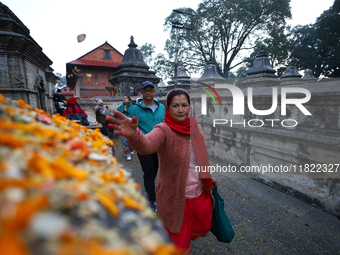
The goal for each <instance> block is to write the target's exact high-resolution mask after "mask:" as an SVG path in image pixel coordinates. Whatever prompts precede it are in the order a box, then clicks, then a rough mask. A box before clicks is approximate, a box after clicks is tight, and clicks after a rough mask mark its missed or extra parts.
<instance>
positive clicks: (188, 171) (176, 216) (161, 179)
mask: <svg viewBox="0 0 340 255" xmlns="http://www.w3.org/2000/svg"><path fill="white" fill-rule="evenodd" d="M165 109H166V114H165V119H164V122H163V123H161V124H158V125H156V126H155V128H154V129H153V130H152V131H151V132H150V133H148V134H147V135H145V134H144V133H143V132H141V129H140V128H138V126H139V119H138V117H132V119H131V118H127V117H126V116H124V115H123V114H121V113H118V112H117V113H116V111H115V114H116V115H117V117H118V118H119V119H113V118H111V117H108V118H107V120H108V121H110V122H112V123H114V124H115V125H113V124H109V126H110V127H111V128H113V129H116V130H119V131H117V134H119V135H123V136H125V137H126V138H127V141H128V143H129V144H130V146H131V147H132V148H133V149H134V150H136V151H137V152H138V153H141V154H151V153H154V152H156V151H157V152H158V155H159V165H160V167H159V173H158V181H157V186H156V195H157V210H158V216H159V218H160V219H161V220H162V222H163V224H164V227H165V229H166V230H167V231H168V233H169V235H170V237H171V239H172V240H173V242H174V243H175V244H176V245H177V246H179V247H181V248H183V249H186V252H187V253H191V247H190V241H191V240H195V239H196V238H198V237H199V236H201V237H204V236H205V235H206V234H207V233H208V232H209V231H210V229H211V219H212V209H213V206H214V200H213V198H212V196H211V188H212V187H213V185H214V186H217V184H216V180H215V179H214V178H212V176H211V173H210V171H209V170H208V171H196V166H200V167H203V168H205V169H209V168H208V166H209V159H208V153H207V148H206V145H205V141H204V136H203V130H202V128H201V127H200V126H199V125H198V123H197V120H196V119H195V118H194V117H192V116H191V107H190V96H189V94H188V92H187V91H186V90H183V89H173V90H171V91H170V92H169V93H168V95H167V98H166V108H165Z"/></svg>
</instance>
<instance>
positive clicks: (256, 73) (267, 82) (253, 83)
mask: <svg viewBox="0 0 340 255" xmlns="http://www.w3.org/2000/svg"><path fill="white" fill-rule="evenodd" d="M275 73H276V70H275V69H273V68H272V67H271V65H270V61H269V58H268V55H267V53H266V51H265V50H264V49H262V50H261V51H260V52H259V54H257V55H256V58H255V60H254V64H253V67H252V68H250V69H249V70H248V71H247V78H246V79H245V80H244V81H243V82H242V86H243V87H258V86H266V87H268V86H270V87H271V86H277V85H278V84H279V80H278V79H277V76H276V75H275Z"/></svg>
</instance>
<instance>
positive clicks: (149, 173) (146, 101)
mask: <svg viewBox="0 0 340 255" xmlns="http://www.w3.org/2000/svg"><path fill="white" fill-rule="evenodd" d="M141 94H142V96H143V99H137V102H136V105H135V107H134V108H133V109H132V112H131V116H136V117H137V118H138V127H139V129H140V131H141V132H142V133H143V134H145V135H146V134H148V133H150V132H151V130H152V129H153V128H154V127H155V126H156V125H157V124H159V123H161V122H163V120H164V115H165V107H164V105H162V104H161V103H160V102H159V101H158V100H156V99H154V96H155V85H154V84H153V83H152V82H150V81H145V82H143V83H142V85H141ZM137 156H138V159H139V162H140V164H141V167H142V170H143V173H144V176H143V179H144V187H145V191H146V193H147V195H148V199H149V201H150V206H151V207H152V209H153V210H154V211H155V212H156V211H157V203H156V193H155V179H156V176H157V172H158V155H157V152H156V151H154V152H153V153H143V154H140V153H137Z"/></svg>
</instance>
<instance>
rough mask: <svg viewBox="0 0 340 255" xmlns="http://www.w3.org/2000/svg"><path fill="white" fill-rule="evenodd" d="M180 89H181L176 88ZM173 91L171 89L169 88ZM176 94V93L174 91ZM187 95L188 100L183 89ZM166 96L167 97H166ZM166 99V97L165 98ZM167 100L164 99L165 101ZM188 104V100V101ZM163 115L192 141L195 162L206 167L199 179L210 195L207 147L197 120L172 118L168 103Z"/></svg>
mask: <svg viewBox="0 0 340 255" xmlns="http://www.w3.org/2000/svg"><path fill="white" fill-rule="evenodd" d="M176 90H182V89H176ZM171 91H173V90H171ZM171 91H170V92H169V93H168V96H169V95H170V94H171ZM176 94H177V93H176ZM182 94H186V95H187V96H188V99H189V100H190V96H189V94H188V92H187V91H186V90H184V89H183V93H182ZM177 95H178V94H177ZM168 96H167V97H168ZM167 99H168V98H167ZM167 101H168V100H166V102H167ZM189 104H190V101H189ZM165 112H166V113H165V116H164V123H165V124H167V125H168V126H169V127H170V128H171V129H172V130H173V131H175V132H176V133H178V134H180V135H190V138H191V141H192V147H193V148H194V152H195V156H196V160H197V164H198V165H199V166H200V169H206V170H207V171H206V172H203V171H201V172H200V176H201V181H202V183H203V188H204V193H205V194H206V195H210V189H211V188H212V187H213V185H212V181H211V173H210V170H209V158H208V152H207V147H206V146H205V142H204V136H203V135H202V134H201V132H200V130H199V128H198V123H197V120H196V119H195V118H194V117H192V116H191V117H190V118H188V119H187V120H185V121H178V120H176V119H174V118H173V117H172V116H171V115H170V112H169V110H168V105H167V104H166V105H165Z"/></svg>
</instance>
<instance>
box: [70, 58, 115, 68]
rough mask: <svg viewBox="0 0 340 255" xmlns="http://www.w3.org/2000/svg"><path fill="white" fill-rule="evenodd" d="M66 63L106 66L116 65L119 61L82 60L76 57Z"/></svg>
mask: <svg viewBox="0 0 340 255" xmlns="http://www.w3.org/2000/svg"><path fill="white" fill-rule="evenodd" d="M67 64H72V65H86V66H106V67H117V66H118V65H119V63H117V62H113V61H110V62H109V61H100V60H83V59H76V60H73V61H71V62H68V63H67Z"/></svg>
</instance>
